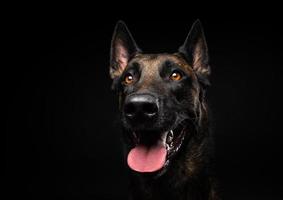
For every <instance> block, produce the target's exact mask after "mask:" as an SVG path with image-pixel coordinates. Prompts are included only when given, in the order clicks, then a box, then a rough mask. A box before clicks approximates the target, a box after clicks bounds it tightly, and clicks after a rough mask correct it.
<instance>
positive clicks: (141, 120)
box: [110, 21, 210, 168]
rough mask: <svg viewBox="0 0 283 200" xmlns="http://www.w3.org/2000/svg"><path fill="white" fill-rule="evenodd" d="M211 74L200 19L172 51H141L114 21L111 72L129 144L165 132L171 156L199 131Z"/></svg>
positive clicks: (149, 140) (150, 139)
mask: <svg viewBox="0 0 283 200" xmlns="http://www.w3.org/2000/svg"><path fill="white" fill-rule="evenodd" d="M209 74H210V68H209V65H208V52H207V46H206V42H205V38H204V34H203V31H202V27H201V24H200V22H199V21H196V22H195V24H194V25H193V27H192V29H191V31H190V33H189V35H188V37H187V38H186V41H185V43H184V44H183V45H182V46H181V47H180V48H179V51H178V52H177V53H175V54H167V53H163V54H143V53H142V52H141V50H140V49H139V48H138V47H137V45H136V43H135V41H134V40H133V37H132V36H131V34H130V32H129V31H128V29H127V27H126V26H125V24H124V23H123V22H118V24H117V26H116V29H115V32H114V35H113V39H112V46H111V60H110V76H111V77H112V79H113V85H112V88H113V89H114V90H115V91H116V92H117V93H118V95H119V105H120V110H121V121H122V126H123V130H124V135H125V138H124V139H125V141H126V143H127V145H128V147H129V149H130V148H132V147H134V146H135V145H137V144H138V143H142V144H144V145H149V146H150V145H151V144H153V143H154V142H155V141H156V140H159V139H160V138H161V137H163V135H164V134H165V133H166V136H164V137H167V138H166V143H167V145H168V148H167V150H168V154H167V160H168V161H171V159H172V158H173V157H174V156H175V155H177V153H178V151H179V150H180V149H182V148H184V147H183V146H186V143H188V142H189V140H190V139H191V138H192V137H193V136H194V135H195V134H200V132H203V131H201V130H200V129H201V128H203V127H206V126H205V124H206V123H207V108H206V102H205V90H206V87H207V86H208V85H209V81H208V76H209ZM137 104H138V105H137ZM169 133H172V134H174V136H172V137H173V139H172V138H169V139H168V137H170V136H169V135H170V134H169ZM168 163H169V162H168ZM164 168H166V167H164Z"/></svg>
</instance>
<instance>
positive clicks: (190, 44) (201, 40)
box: [179, 20, 210, 77]
mask: <svg viewBox="0 0 283 200" xmlns="http://www.w3.org/2000/svg"><path fill="white" fill-rule="evenodd" d="M179 52H180V53H181V54H183V55H184V56H185V58H186V59H187V60H188V62H189V64H191V65H192V67H193V69H194V71H195V72H196V73H197V74H198V75H202V76H205V77H207V76H208V75H209V74H210V67H209V63H208V59H209V58H208V49H207V45H206V41H205V36H204V33H203V29H202V25H201V22H200V21H199V20H196V21H195V23H194V24H193V26H192V28H191V30H190V32H189V34H188V36H187V38H186V40H185V42H184V44H183V45H182V46H181V47H180V48H179Z"/></svg>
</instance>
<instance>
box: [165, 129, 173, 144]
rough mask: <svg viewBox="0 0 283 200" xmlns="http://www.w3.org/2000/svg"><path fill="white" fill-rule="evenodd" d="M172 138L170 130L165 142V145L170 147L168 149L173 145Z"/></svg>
mask: <svg viewBox="0 0 283 200" xmlns="http://www.w3.org/2000/svg"><path fill="white" fill-rule="evenodd" d="M173 137H174V133H173V131H172V130H170V131H169V133H168V135H167V139H166V142H167V144H169V145H170V147H171V146H172V145H173V143H172V141H173Z"/></svg>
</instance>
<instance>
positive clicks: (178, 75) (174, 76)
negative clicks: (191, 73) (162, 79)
mask: <svg viewBox="0 0 283 200" xmlns="http://www.w3.org/2000/svg"><path fill="white" fill-rule="evenodd" d="M181 78H182V74H181V73H180V72H177V71H174V72H173V73H172V74H171V75H170V79H171V80H173V81H179V80H181Z"/></svg>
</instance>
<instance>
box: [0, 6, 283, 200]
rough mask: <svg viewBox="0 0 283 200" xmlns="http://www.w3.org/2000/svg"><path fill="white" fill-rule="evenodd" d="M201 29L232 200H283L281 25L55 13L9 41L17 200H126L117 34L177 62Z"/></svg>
mask: <svg viewBox="0 0 283 200" xmlns="http://www.w3.org/2000/svg"><path fill="white" fill-rule="evenodd" d="M59 13H60V14H59ZM73 13H74V14H75V15H74V16H72V15H71V14H73ZM160 13H161V12H160ZM236 13H238V14H239V15H240V16H242V15H241V11H239V12H236ZM143 14H146V12H144V13H143ZM165 14H166V13H165ZM260 14H263V17H259V15H260ZM177 17H178V16H177ZM197 18H200V20H201V21H202V23H203V26H204V30H205V34H206V38H207V43H208V46H209V50H210V56H211V67H212V76H211V82H212V87H211V88H210V90H209V102H210V106H211V110H212V113H213V126H214V132H215V137H216V149H217V171H218V175H219V179H220V181H221V185H222V190H223V194H224V197H225V199H231V200H234V199H280V195H282V177H281V175H282V173H281V171H282V167H283V166H282V164H281V163H282V162H281V159H282V144H283V143H282V139H283V137H282V130H281V127H282V125H281V124H282V117H281V112H282V98H281V92H282V83H281V81H282V76H283V71H282V56H283V54H282V46H281V44H282V39H283V35H282V32H281V30H280V26H281V25H282V23H281V22H280V18H276V17H275V18H272V17H270V18H269V17H266V16H264V13H257V16H253V14H250V15H247V17H243V16H242V17H239V16H238V15H233V16H232V15H229V16H228V15H224V16H220V17H213V15H205V14H200V15H198V14H192V15H190V12H188V14H187V15H186V17H180V18H175V20H174V19H172V18H170V16H168V13H167V16H166V17H164V18H163V17H162V16H159V18H155V17H152V18H147V19H143V20H141V19H136V18H135V17H133V16H124V15H119V12H118V14H115V15H114V14H113V15H109V16H108V18H106V17H105V16H104V15H103V16H100V15H98V16H96V15H95V16H94V15H93V16H92V15H84V14H78V13H76V12H75V11H71V12H70V13H66V14H65V13H62V12H61V11H59V12H57V13H56V14H54V13H53V12H51V11H50V12H49V11H48V10H47V11H46V12H44V13H41V10H39V11H38V12H35V13H34V12H29V11H27V12H25V13H24V14H23V15H18V16H17V19H16V23H15V24H12V27H13V31H12V32H11V33H12V34H11V37H12V39H10V40H8V42H10V47H11V48H12V49H13V50H14V52H15V53H14V54H13V58H12V59H11V60H10V64H12V65H9V67H7V68H5V70H4V72H3V75H4V77H3V79H2V80H3V86H4V94H5V99H6V100H7V102H5V104H4V110H5V111H7V112H4V114H5V119H6V121H5V122H6V127H5V128H6V133H7V134H6V175H7V181H6V186H7V190H6V191H7V193H9V196H10V197H11V198H12V197H13V196H14V195H20V196H22V197H28V198H29V199H57V198H58V199H63V198H66V199H117V198H124V199H125V197H126V194H127V187H126V185H127V174H126V170H125V168H126V164H125V162H124V161H123V157H122V149H121V143H120V132H119V128H117V127H118V126H117V112H118V109H117V99H116V97H115V95H114V94H112V93H111V90H110V86H111V80H110V78H109V77H108V60H109V46H110V39H111V35H112V31H113V29H114V26H115V23H116V21H117V20H118V19H123V20H124V21H126V23H127V25H128V27H129V28H130V30H131V32H132V34H133V35H134V38H135V39H136V41H137V43H138V45H139V46H140V47H141V48H142V49H143V50H144V51H145V52H151V53H152V52H153V53H155V52H174V51H175V50H176V49H177V48H178V47H179V45H181V44H182V42H183V41H184V39H185V37H186V35H187V33H188V31H189V29H190V26H191V25H192V23H193V21H194V20H195V19H197ZM281 198H282V196H281Z"/></svg>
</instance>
